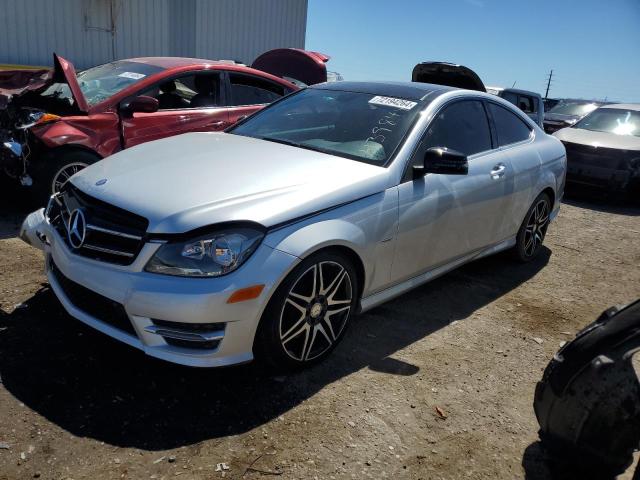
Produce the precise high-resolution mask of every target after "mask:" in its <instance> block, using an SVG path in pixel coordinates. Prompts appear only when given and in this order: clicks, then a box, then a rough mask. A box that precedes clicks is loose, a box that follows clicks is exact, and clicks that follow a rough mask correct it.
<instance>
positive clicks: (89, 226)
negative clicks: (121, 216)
mask: <svg viewBox="0 0 640 480" xmlns="http://www.w3.org/2000/svg"><path fill="white" fill-rule="evenodd" d="M87 229H88V230H94V231H96V232H102V233H108V234H109V235H114V236H117V237H123V238H130V239H132V240H142V237H140V236H138V235H131V234H130V233H124V232H118V231H116V230H110V229H108V228H103V227H98V226H97V225H92V224H90V223H87Z"/></svg>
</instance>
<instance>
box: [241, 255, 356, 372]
mask: <svg viewBox="0 0 640 480" xmlns="http://www.w3.org/2000/svg"><path fill="white" fill-rule="evenodd" d="M357 282H358V278H357V275H356V271H355V268H354V267H353V264H352V263H351V261H350V260H349V259H348V258H347V257H345V256H344V255H341V254H339V253H336V252H331V251H325V252H320V253H317V254H315V255H312V256H310V257H309V258H306V259H305V260H303V261H302V262H301V263H300V264H299V265H298V266H297V267H296V268H294V269H293V270H292V271H291V273H289V275H288V276H287V277H286V278H285V280H284V281H283V282H282V284H281V285H280V286H279V287H278V289H277V290H276V292H275V293H274V295H273V297H272V298H271V300H270V301H269V304H268V306H267V308H266V309H265V311H264V313H263V315H262V319H261V320H260V325H259V326H258V330H257V332H256V337H255V340H254V352H255V354H256V357H257V358H258V359H259V360H262V361H265V362H267V363H268V364H269V365H271V366H272V367H276V368H277V369H289V370H291V369H300V368H304V367H307V366H310V365H313V364H315V363H318V362H320V361H322V360H323V359H325V358H326V357H327V356H328V355H329V354H330V353H331V351H332V350H333V349H334V348H335V347H336V345H337V344H338V343H339V342H340V340H341V339H342V337H343V335H344V332H345V331H346V329H347V326H348V325H349V323H350V320H351V317H352V316H353V314H354V312H355V308H356V305H357V301H358V298H357V297H358V291H359V290H358V283H357Z"/></svg>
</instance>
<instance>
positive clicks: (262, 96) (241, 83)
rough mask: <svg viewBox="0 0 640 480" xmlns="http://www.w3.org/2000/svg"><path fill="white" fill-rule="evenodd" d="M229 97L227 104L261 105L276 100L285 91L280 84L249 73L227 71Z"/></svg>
mask: <svg viewBox="0 0 640 480" xmlns="http://www.w3.org/2000/svg"><path fill="white" fill-rule="evenodd" d="M229 83H230V85H231V99H230V102H229V105H231V106H236V107H237V106H241V105H261V104H264V103H271V102H274V101H276V100H278V99H279V98H280V97H282V96H283V95H284V94H285V93H286V92H285V88H284V87H283V86H282V85H278V84H277V83H274V82H270V81H269V80H264V79H262V78H258V77H254V76H251V75H242V74H240V73H229Z"/></svg>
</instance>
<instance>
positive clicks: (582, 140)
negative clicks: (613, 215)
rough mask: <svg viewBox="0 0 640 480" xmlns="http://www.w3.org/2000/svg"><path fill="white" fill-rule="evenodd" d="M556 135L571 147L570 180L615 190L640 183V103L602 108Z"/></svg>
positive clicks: (568, 165) (634, 186)
mask: <svg viewBox="0 0 640 480" xmlns="http://www.w3.org/2000/svg"><path fill="white" fill-rule="evenodd" d="M554 136H555V137H556V138H558V139H559V140H560V141H561V142H562V143H563V144H564V146H565V148H566V150H567V182H570V183H581V184H587V185H592V186H598V187H604V188H606V189H608V190H610V191H612V192H614V193H618V192H625V191H627V192H630V191H632V190H634V189H635V188H636V187H637V186H638V185H640V104H617V105H607V106H604V107H600V108H598V109H596V110H594V111H593V112H591V113H590V114H589V115H587V116H586V117H584V118H583V119H582V120H580V121H579V122H577V123H576V124H575V125H574V126H573V127H571V128H565V129H562V130H560V131H558V132H556V133H554Z"/></svg>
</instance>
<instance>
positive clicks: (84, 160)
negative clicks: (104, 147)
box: [33, 150, 100, 205]
mask: <svg viewBox="0 0 640 480" xmlns="http://www.w3.org/2000/svg"><path fill="white" fill-rule="evenodd" d="M98 160H100V158H99V157H98V156H97V155H95V154H92V153H90V152H84V151H82V150H62V151H59V152H54V153H49V154H44V155H43V157H42V158H41V159H40V160H39V161H38V163H37V165H35V166H34V172H33V188H34V196H35V200H36V201H37V202H38V204H40V205H46V204H47V202H48V200H49V197H50V196H51V195H52V194H53V193H55V192H58V191H59V190H60V188H62V186H63V185H64V183H65V182H66V181H67V180H69V178H71V177H72V176H73V175H74V174H76V173H77V172H79V171H80V170H82V169H83V168H86V167H88V166H89V165H91V164H92V163H95V162H97V161H98Z"/></svg>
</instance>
